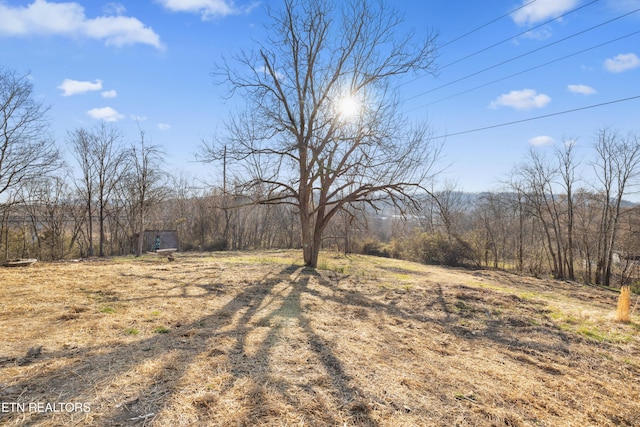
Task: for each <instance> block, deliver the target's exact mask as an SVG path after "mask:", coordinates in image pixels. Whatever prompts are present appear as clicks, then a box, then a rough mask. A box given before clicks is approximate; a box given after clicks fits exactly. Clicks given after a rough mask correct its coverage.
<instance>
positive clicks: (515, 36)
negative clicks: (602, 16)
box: [400, 0, 600, 86]
mask: <svg viewBox="0 0 640 427" xmlns="http://www.w3.org/2000/svg"><path fill="white" fill-rule="evenodd" d="M534 1H536V0H533V1H532V2H529V3H527V4H525V5H523V6H521V7H519V8H517V9H514V10H512V11H511V12H509V13H507V14H505V15H502V16H500V17H499V18H496V19H494V20H493V21H491V22H489V23H487V24H485V25H482V26H480V27H478V28H476V29H475V30H472V31H469V32H468V33H466V34H463V35H461V36H459V37H456V38H455V39H453V40H452V41H450V42H448V43H445V44H444V45H442V46H440V47H439V48H440V49H441V48H443V47H445V46H448V45H450V44H451V43H453V42H454V41H456V40H459V39H461V38H463V37H466V36H467V35H469V34H472V33H474V32H476V31H478V30H479V29H481V28H484V27H486V26H488V25H489V24H492V23H494V22H496V21H498V20H500V19H502V18H504V17H505V16H509V15H511V14H512V13H514V12H517V11H518V10H520V9H522V8H524V7H525V6H528V5H530V4H531V3H533V2H534ZM598 1H600V0H593V1H592V2H590V3H587V4H584V5H582V6H580V7H577V8H575V9H572V10H570V11H568V12H565V13H563V14H562V15H560V16H557V17H555V18H552V19H549V20H547V21H544V22H543V23H541V24H538V25H536V26H534V27H532V28H529V29H527V30H525V31H522V32H520V33H518V34H516V35H514V36H511V37H508V38H506V39H504V40H501V41H499V42H497V43H494V44H492V45H491V46H488V47H485V48H483V49H481V50H478V51H476V52H474V53H471V54H469V55H467V56H465V57H463V58H460V59H457V60H455V61H453V62H451V63H449V64H447V65H444V66H443V67H440V70H443V69H445V68H448V67H450V66H452V65H454V64H457V63H459V62H462V61H464V60H467V59H469V58H471V57H474V56H476V55H478V54H480V53H483V52H486V51H487V50H490V49H493V48H494V47H496V46H500V45H501V44H503V43H506V42H508V41H511V40H513V39H516V38H518V37H520V36H522V35H524V34H526V33H528V32H531V31H534V30H537V29H538V28H541V27H543V26H545V25H547V24H550V23H551V22H553V21H557V20H559V19H562V18H564V17H566V16H568V15H570V14H572V13H574V12H577V11H578V10H580V9H583V8H585V7H587V6H591V5H592V4H594V3H597V2H598ZM424 77H425V76H419V77H416V78H414V79H411V80H409V81H406V82H404V83H402V84H400V86H404V85H407V84H409V83H413V82H415V81H417V80H420V79H422V78H424Z"/></svg>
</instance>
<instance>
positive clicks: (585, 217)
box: [397, 129, 640, 286]
mask: <svg viewBox="0 0 640 427" xmlns="http://www.w3.org/2000/svg"><path fill="white" fill-rule="evenodd" d="M576 146H577V142H576V141H575V140H567V141H564V143H563V144H561V145H560V147H557V148H555V149H553V150H552V151H549V150H543V149H540V148H532V149H531V150H530V151H529V152H528V154H527V155H526V157H525V159H524V160H523V161H522V162H521V163H520V164H518V165H517V166H516V167H515V168H514V170H513V172H512V173H511V175H510V178H509V179H508V180H507V182H505V185H504V189H503V190H502V191H499V192H488V193H482V194H480V195H468V194H464V193H460V192H456V191H455V188H454V187H450V188H448V189H444V190H440V191H435V192H434V196H435V197H434V198H430V199H425V200H426V202H425V203H424V204H423V209H422V212H421V214H420V218H419V220H415V221H413V223H414V225H413V227H409V230H410V232H406V231H405V232H404V233H401V234H398V235H397V237H398V238H402V236H405V238H406V241H407V242H408V243H407V245H406V246H407V248H408V249H406V250H405V253H404V254H403V255H402V256H405V257H411V258H415V259H419V260H422V261H426V262H444V263H451V264H473V265H477V266H486V267H491V268H504V269H509V270H513V271H518V272H522V273H527V274H532V275H536V276H542V275H547V274H549V275H551V276H553V277H554V278H556V279H566V280H582V281H585V282H590V283H596V284H601V285H606V286H608V285H613V284H615V285H619V284H621V283H624V282H625V281H628V280H629V278H630V276H634V275H635V276H637V275H638V271H636V270H637V269H638V267H639V266H640V263H639V261H640V241H639V240H638V234H639V232H640V228H638V225H640V207H638V206H637V205H636V204H634V203H631V202H629V201H628V200H627V198H628V199H630V200H634V198H635V194H636V193H635V191H636V189H637V185H638V184H639V183H640V182H639V181H638V178H639V176H640V140H639V139H638V135H636V134H634V133H628V134H622V133H621V132H618V131H615V130H613V129H602V130H600V131H598V132H597V134H596V135H595V137H594V141H593V144H591V148H592V150H591V151H592V153H593V154H592V158H589V159H585V158H579V157H578V155H577V154H576V153H577V151H576ZM416 230H418V231H422V232H423V235H422V237H420V234H419V233H416ZM412 236H413V237H412ZM416 236H418V237H416ZM434 236H436V237H434ZM438 239H439V240H438ZM434 241H435V243H434ZM410 248H413V252H411V250H409V249H410ZM438 250H439V251H440V253H439V252H438ZM441 253H444V254H445V255H448V256H449V260H450V261H449V262H447V260H446V259H445V255H442V254H441ZM614 279H615V280H617V282H616V283H614V282H613V281H614Z"/></svg>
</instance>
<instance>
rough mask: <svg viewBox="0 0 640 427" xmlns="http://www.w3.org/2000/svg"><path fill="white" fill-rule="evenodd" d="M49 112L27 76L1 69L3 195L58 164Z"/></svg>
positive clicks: (0, 167)
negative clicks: (47, 117) (35, 94)
mask: <svg viewBox="0 0 640 427" xmlns="http://www.w3.org/2000/svg"><path fill="white" fill-rule="evenodd" d="M47 111H48V108H47V107H45V106H44V105H43V104H42V103H40V102H38V101H37V100H36V99H34V96H33V86H32V84H31V81H30V80H29V76H28V75H18V74H17V73H16V72H14V71H11V70H6V69H3V68H0V197H2V194H3V193H5V192H11V191H13V190H15V189H17V188H18V187H19V186H20V185H21V184H22V183H24V182H26V181H28V180H30V179H32V178H41V177H42V176H45V175H47V174H48V173H50V172H51V171H53V170H55V169H57V168H58V167H59V165H60V162H59V160H60V156H59V152H58V149H57V147H56V145H55V142H54V141H53V139H52V138H51V137H49V134H48V127H49V124H48V122H47V120H46V113H47ZM5 199H6V198H5V197H2V199H0V201H1V200H5Z"/></svg>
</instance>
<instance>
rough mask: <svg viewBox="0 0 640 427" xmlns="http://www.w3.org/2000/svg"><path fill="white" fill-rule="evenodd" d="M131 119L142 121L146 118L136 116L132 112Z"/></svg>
mask: <svg viewBox="0 0 640 427" xmlns="http://www.w3.org/2000/svg"><path fill="white" fill-rule="evenodd" d="M131 120H133V121H134V122H144V121H145V120H147V118H146V117H145V116H136V115H133V114H132V115H131Z"/></svg>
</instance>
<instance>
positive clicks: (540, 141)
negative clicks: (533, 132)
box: [529, 135, 555, 147]
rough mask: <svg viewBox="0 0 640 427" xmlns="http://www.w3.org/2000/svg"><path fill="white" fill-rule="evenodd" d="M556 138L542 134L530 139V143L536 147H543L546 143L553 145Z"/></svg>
mask: <svg viewBox="0 0 640 427" xmlns="http://www.w3.org/2000/svg"><path fill="white" fill-rule="evenodd" d="M554 143H555V140H554V139H553V138H551V137H550V136H547V135H540V136H536V137H534V138H531V139H530V140H529V144H531V145H534V146H536V147H541V146H544V145H553V144H554Z"/></svg>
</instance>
